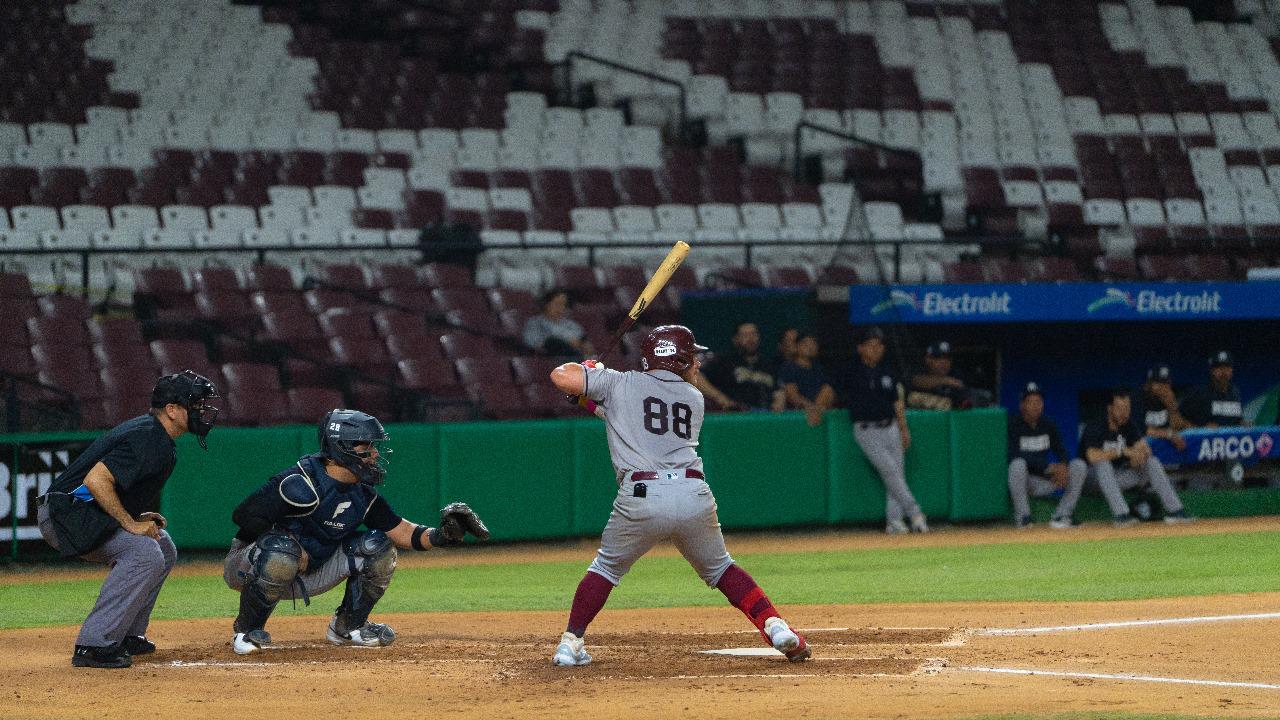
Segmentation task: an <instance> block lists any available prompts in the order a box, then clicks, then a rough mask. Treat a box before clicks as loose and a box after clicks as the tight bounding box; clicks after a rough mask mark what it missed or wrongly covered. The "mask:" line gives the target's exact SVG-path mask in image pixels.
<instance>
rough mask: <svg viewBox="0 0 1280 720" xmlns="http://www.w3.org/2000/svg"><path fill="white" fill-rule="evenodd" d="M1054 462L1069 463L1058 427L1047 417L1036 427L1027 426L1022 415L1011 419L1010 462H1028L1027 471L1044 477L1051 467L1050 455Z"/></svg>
mask: <svg viewBox="0 0 1280 720" xmlns="http://www.w3.org/2000/svg"><path fill="white" fill-rule="evenodd" d="M1050 453H1052V454H1053V457H1054V460H1053V461H1054V462H1067V460H1068V459H1069V458H1068V456H1067V447H1066V446H1065V445H1063V444H1062V434H1061V433H1059V432H1058V426H1057V425H1055V424H1054V422H1053V421H1052V420H1050V419H1049V418H1047V417H1041V418H1040V419H1039V420H1037V421H1036V424H1035V426H1034V427H1033V426H1031V425H1028V424H1027V421H1026V420H1023V419H1022V415H1020V414H1019V415H1011V416H1010V417H1009V461H1010V462H1013V460H1014V459H1016V458H1022V459H1023V460H1026V461H1027V471H1028V472H1030V473H1031V474H1033V475H1043V474H1044V473H1045V470H1046V469H1047V468H1048V467H1049V462H1050V461H1049V455H1050Z"/></svg>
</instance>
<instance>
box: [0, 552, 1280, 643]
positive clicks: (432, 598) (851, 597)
mask: <svg viewBox="0 0 1280 720" xmlns="http://www.w3.org/2000/svg"><path fill="white" fill-rule="evenodd" d="M729 545H730V551H732V549H733V541H732V539H730V541H729ZM736 559H737V560H738V562H739V563H740V564H741V565H742V566H743V567H744V568H746V569H747V571H748V572H751V573H752V574H753V575H755V576H756V578H757V579H758V580H759V581H760V583H761V585H762V586H764V588H765V590H766V591H767V592H768V593H769V594H770V596H771V597H772V598H773V599H774V601H775V602H777V603H779V604H781V605H798V604H819V603H821V604H826V603H837V604H839V603H897V602H946V601H984V600H1032V601H1054V600H1129V599H1141V598H1152V597H1171V596H1182V595H1210V594H1218V593H1241V592H1265V591H1280V574H1277V573H1276V572H1275V568H1277V567H1280V532H1254V533H1231V534H1220V535H1188V536H1181V537H1153V538H1131V539H1119V540H1098V541H1074V542H1073V541H1062V542H1050V543H1031V544H999V545H970V546H963V547H930V548H902V549H896V548H892V549H878V550H859V551H843V552H806V553H760V554H748V555H741V556H736ZM585 569H586V563H585V562H546V563H523V564H503V565H472V566H466V567H445V568H402V569H400V570H399V571H398V572H397V573H396V575H395V581H394V582H393V583H392V585H391V589H390V590H389V591H388V592H387V595H386V597H384V598H383V600H382V602H381V603H380V604H379V605H378V611H379V612H427V611H458V610H566V611H567V609H568V607H569V602H570V600H571V598H572V596H573V591H574V588H575V587H576V586H577V583H578V581H579V580H580V579H581V577H582V573H583V571H584V570H585ZM100 584H101V580H100V579H93V580H76V581H60V582H41V583H30V584H17V585H0V628H20V627H37V626H44V625H70V624H76V623H79V622H80V621H82V620H83V619H84V616H85V614H86V613H87V612H88V610H89V608H90V607H91V606H92V604H93V599H94V597H95V595H96V594H97V591H98V587H99V586H100ZM340 592H341V591H340V590H335V591H331V592H330V593H329V594H327V595H325V596H322V597H320V598H319V599H317V600H316V601H314V602H313V603H312V605H311V606H310V607H309V608H303V607H302V606H301V604H299V607H298V609H297V611H296V612H298V613H307V614H314V615H319V614H328V613H331V612H333V608H334V607H335V606H336V604H337V602H338V600H339V599H340ZM237 599H238V595H237V594H236V593H234V592H231V591H230V590H228V589H227V588H226V586H225V585H224V584H223V582H222V577H221V576H220V575H217V576H215V575H208V576H199V577H175V578H171V579H170V580H169V581H168V582H167V583H166V584H165V586H164V590H163V592H161V594H160V599H159V602H158V603H157V605H156V611H155V614H154V615H153V617H154V618H155V619H159V620H171V619H182V618H201V617H232V616H234V615H235V612H236V603H237ZM723 602H724V599H723V598H722V597H721V595H720V594H719V593H718V592H715V591H713V590H709V589H707V588H706V587H705V586H704V585H703V584H702V583H701V581H700V580H699V579H698V577H697V575H695V574H694V572H693V570H692V569H690V568H689V566H688V565H687V564H686V563H685V562H684V561H683V560H682V559H680V558H679V557H653V558H645V559H643V560H641V561H640V562H639V563H638V564H637V565H636V567H635V568H634V569H633V570H632V572H631V574H630V575H628V576H627V578H626V579H625V580H624V582H623V583H622V585H621V587H619V588H618V589H617V590H616V591H615V592H614V593H613V596H612V597H611V598H610V601H609V607H610V608H641V607H668V606H693V605H719V604H721V603H723ZM277 612H278V613H281V614H292V613H294V612H295V611H294V610H293V609H292V607H291V606H290V603H288V602H284V603H281V608H280V610H278V611H277Z"/></svg>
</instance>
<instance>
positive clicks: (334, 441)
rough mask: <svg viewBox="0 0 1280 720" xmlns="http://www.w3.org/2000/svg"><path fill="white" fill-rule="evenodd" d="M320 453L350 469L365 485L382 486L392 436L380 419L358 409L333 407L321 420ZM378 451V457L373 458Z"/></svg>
mask: <svg viewBox="0 0 1280 720" xmlns="http://www.w3.org/2000/svg"><path fill="white" fill-rule="evenodd" d="M318 435H319V438H318V439H319V441H320V454H321V455H323V456H324V457H325V458H327V459H329V460H332V461H334V462H335V463H337V464H338V465H340V466H342V467H344V468H346V469H347V470H350V471H351V473H352V474H353V475H355V476H356V479H358V480H359V481H360V482H362V483H364V484H365V485H381V484H382V481H383V480H385V479H386V477H387V460H388V458H387V456H388V455H390V454H391V448H388V447H384V446H383V443H385V442H387V441H388V440H390V439H391V437H390V436H389V435H387V431H386V430H385V429H384V428H383V427H382V423H381V422H378V418H376V417H374V416H372V415H370V414H368V413H363V412H360V411H359V410H331V411H329V412H328V413H326V414H325V416H324V417H323V418H321V419H320V427H319V433H318ZM375 451H376V454H377V457H376V459H374V460H373V461H370V458H372V457H374V454H375Z"/></svg>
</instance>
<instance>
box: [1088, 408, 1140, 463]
mask: <svg viewBox="0 0 1280 720" xmlns="http://www.w3.org/2000/svg"><path fill="white" fill-rule="evenodd" d="M1144 435H1145V433H1143V432H1142V431H1141V430H1139V429H1138V425H1137V423H1135V422H1134V421H1133V420H1132V419H1130V420H1129V422H1127V423H1125V424H1124V425H1122V426H1121V427H1120V429H1119V430H1112V429H1111V427H1110V426H1109V425H1107V419H1106V418H1100V419H1098V420H1094V421H1093V422H1091V423H1089V424H1088V425H1085V426H1084V432H1083V433H1081V435H1080V457H1081V458H1083V459H1084V461H1085V462H1088V461H1089V458H1088V452H1087V451H1088V450H1089V448H1097V449H1099V450H1106V451H1112V450H1124V449H1125V448H1127V447H1129V446H1130V445H1133V444H1134V443H1136V442H1138V441H1139V440H1141V439H1142V438H1143V437H1144ZM1111 467H1114V468H1116V469H1117V470H1119V469H1121V468H1127V467H1129V458H1128V456H1126V455H1121V456H1120V458H1119V459H1118V460H1112V461H1111Z"/></svg>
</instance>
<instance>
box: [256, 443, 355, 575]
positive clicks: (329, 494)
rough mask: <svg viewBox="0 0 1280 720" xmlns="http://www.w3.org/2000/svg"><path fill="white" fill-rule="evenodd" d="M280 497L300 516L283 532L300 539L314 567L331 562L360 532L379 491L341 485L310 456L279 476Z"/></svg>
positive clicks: (284, 525) (283, 523)
mask: <svg viewBox="0 0 1280 720" xmlns="http://www.w3.org/2000/svg"><path fill="white" fill-rule="evenodd" d="M277 479H278V480H279V482H280V484H279V488H280V494H281V496H282V497H284V499H285V501H286V502H288V503H289V505H290V506H292V507H294V508H297V511H298V513H297V514H292V513H291V514H290V515H289V517H287V518H286V519H285V520H283V521H281V522H280V524H279V525H280V528H281V529H283V530H287V531H289V532H291V533H293V534H294V535H296V536H297V537H298V541H299V542H300V543H301V544H302V547H303V549H304V550H306V551H307V555H308V556H310V558H311V563H312V566H313V567H318V566H319V563H322V562H324V561H325V560H328V559H329V557H330V556H332V555H333V553H334V552H336V551H337V550H338V549H339V548H340V547H341V546H342V542H343V541H344V540H346V539H347V538H348V537H350V536H352V535H354V534H356V533H357V532H358V531H359V528H360V525H361V523H363V522H364V516H365V513H367V512H368V511H369V507H370V506H371V505H373V501H374V500H376V499H377V498H378V491H377V490H374V489H373V488H372V487H370V486H368V485H366V484H364V483H341V482H338V481H337V480H334V479H333V478H332V477H329V474H328V473H326V472H325V471H324V459H323V457H321V456H320V455H319V454H316V455H307V456H306V457H303V458H302V459H300V460H298V462H297V464H296V465H294V466H293V467H291V468H289V469H288V470H284V471H282V472H280V473H278V474H277V475H276V476H275V477H273V478H272V480H273V481H274V480H277Z"/></svg>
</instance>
